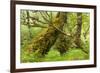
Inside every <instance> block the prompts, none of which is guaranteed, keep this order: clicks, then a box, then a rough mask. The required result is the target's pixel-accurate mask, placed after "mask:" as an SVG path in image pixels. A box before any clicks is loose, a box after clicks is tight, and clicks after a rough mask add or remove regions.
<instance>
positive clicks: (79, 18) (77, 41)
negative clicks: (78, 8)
mask: <svg viewBox="0 0 100 73" xmlns="http://www.w3.org/2000/svg"><path fill="white" fill-rule="evenodd" d="M81 29H82V13H77V29H76V33H75V44H76V46H77V47H78V48H80V47H81Z"/></svg>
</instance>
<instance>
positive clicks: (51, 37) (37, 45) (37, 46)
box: [28, 12, 66, 57]
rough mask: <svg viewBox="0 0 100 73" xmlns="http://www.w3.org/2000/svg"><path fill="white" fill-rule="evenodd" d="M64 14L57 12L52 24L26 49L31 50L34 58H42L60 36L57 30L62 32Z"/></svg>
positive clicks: (64, 19)
mask: <svg viewBox="0 0 100 73" xmlns="http://www.w3.org/2000/svg"><path fill="white" fill-rule="evenodd" d="M65 14H66V13H64V12H58V13H57V15H56V17H55V20H54V21H53V23H52V24H50V26H49V27H48V28H46V29H45V30H43V31H42V33H40V34H39V35H38V36H37V37H36V38H34V39H33V41H32V44H31V45H30V47H29V48H28V49H32V51H33V53H34V56H36V57H44V56H45V54H47V53H48V51H49V50H50V48H51V47H52V46H53V45H54V43H55V41H56V39H57V37H58V35H59V34H60V32H59V31H58V30H57V29H59V30H63V26H64V23H65V21H66V18H64V17H65ZM55 27H56V28H57V29H56V28H55Z"/></svg>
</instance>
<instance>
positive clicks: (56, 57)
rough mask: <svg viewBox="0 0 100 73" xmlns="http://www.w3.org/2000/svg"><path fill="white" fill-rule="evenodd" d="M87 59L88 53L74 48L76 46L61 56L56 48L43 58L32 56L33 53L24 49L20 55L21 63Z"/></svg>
mask: <svg viewBox="0 0 100 73" xmlns="http://www.w3.org/2000/svg"><path fill="white" fill-rule="evenodd" d="M87 59H89V54H86V53H84V52H83V51H82V50H81V49H76V48H73V49H70V50H68V51H67V52H66V53H65V54H64V55H62V56H61V55H60V53H59V52H58V51H57V50H56V49H51V50H50V51H49V52H48V54H47V55H46V56H45V57H44V58H34V55H33V54H29V53H28V52H26V51H24V50H22V55H21V62H22V63H29V62H51V61H72V60H87Z"/></svg>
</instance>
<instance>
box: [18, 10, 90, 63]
mask: <svg viewBox="0 0 100 73" xmlns="http://www.w3.org/2000/svg"><path fill="white" fill-rule="evenodd" d="M20 24H21V28H20V29H21V62H44V61H63V60H86V59H89V43H90V42H89V38H90V36H89V28H90V26H89V25H90V14H89V13H82V12H56V11H55V12H50V11H38V10H37V11H34V10H23V9H22V10H21V11H20Z"/></svg>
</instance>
